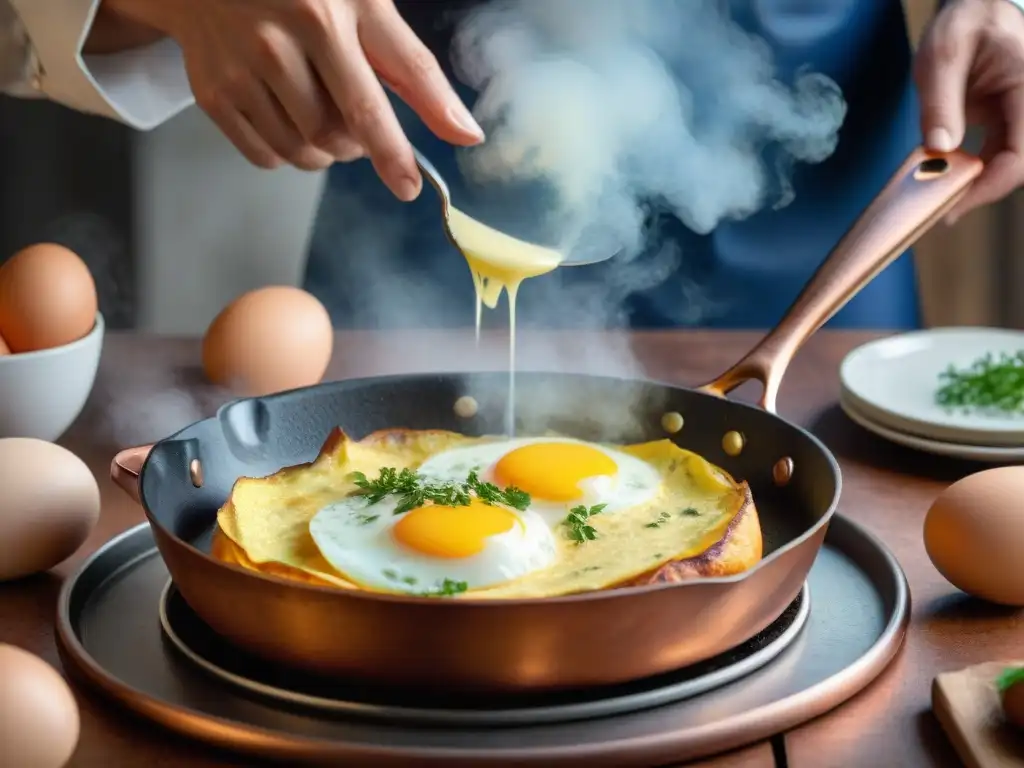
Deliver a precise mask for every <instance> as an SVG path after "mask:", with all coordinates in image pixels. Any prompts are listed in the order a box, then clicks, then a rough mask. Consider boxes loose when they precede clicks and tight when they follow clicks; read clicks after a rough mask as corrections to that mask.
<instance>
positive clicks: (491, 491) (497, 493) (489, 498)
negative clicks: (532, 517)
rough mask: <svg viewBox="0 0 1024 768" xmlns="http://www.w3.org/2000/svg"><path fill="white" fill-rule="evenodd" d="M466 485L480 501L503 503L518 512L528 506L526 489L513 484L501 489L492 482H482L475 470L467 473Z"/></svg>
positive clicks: (528, 495) (528, 498)
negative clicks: (520, 488) (523, 489)
mask: <svg viewBox="0 0 1024 768" xmlns="http://www.w3.org/2000/svg"><path fill="white" fill-rule="evenodd" d="M466 485H467V486H469V489H470V490H471V491H473V493H475V494H476V497H477V498H478V499H480V501H482V502H484V503H486V504H504V505H505V506H508V507H512V508H513V509H518V510H519V511H520V512H522V511H523V510H524V509H526V508H527V507H528V506H530V494H528V493H527V492H526V491H521V490H519V489H518V488H516V487H515V486H514V485H510V486H509V487H508V488H506V489H505V490H501V488H499V487H498V486H496V485H495V484H494V483H485V482H483V481H482V480H481V479H480V478H479V477H477V474H476V471H475V470H474V471H473V472H470V473H469V477H467V478H466Z"/></svg>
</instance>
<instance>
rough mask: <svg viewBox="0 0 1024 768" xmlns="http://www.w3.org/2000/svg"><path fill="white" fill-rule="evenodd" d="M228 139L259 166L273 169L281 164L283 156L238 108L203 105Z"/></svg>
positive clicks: (251, 161) (204, 109)
mask: <svg viewBox="0 0 1024 768" xmlns="http://www.w3.org/2000/svg"><path fill="white" fill-rule="evenodd" d="M203 111H205V112H206V114H207V115H209V116H210V119H211V120H213V122H214V123H215V124H216V125H217V127H218V128H220V131H221V133H223V134H224V135H225V136H226V137H227V139H228V141H230V142H231V143H232V144H234V145H235V149H237V150H238V151H239V152H240V153H241V154H242V156H243V157H244V158H245V159H246V160H248V161H249V162H250V163H252V164H253V165H255V166H256V167H257V168H266V169H267V170H271V169H274V168H277V167H279V166H280V165H281V163H282V160H281V157H280V156H279V155H278V154H277V153H276V152H275V151H274V150H273V149H271V148H270V145H269V144H267V142H266V141H264V140H263V138H262V137H261V136H260V134H259V133H258V132H257V131H256V129H255V128H253V127H252V125H251V124H250V123H249V121H248V120H247V119H246V118H245V117H244V116H243V115H242V114H241V113H240V112H238V111H237V110H235V109H233V108H230V107H226V106H220V105H218V106H208V107H203Z"/></svg>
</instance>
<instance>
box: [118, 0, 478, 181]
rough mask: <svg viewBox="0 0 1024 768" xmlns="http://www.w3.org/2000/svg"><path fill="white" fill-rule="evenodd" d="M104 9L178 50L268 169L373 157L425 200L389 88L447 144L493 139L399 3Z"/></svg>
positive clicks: (295, 1) (383, 172)
mask: <svg viewBox="0 0 1024 768" xmlns="http://www.w3.org/2000/svg"><path fill="white" fill-rule="evenodd" d="M103 7H104V8H105V9H106V10H107V11H109V12H111V13H114V14H118V15H121V16H123V17H125V18H126V19H128V20H130V21H133V22H135V23H139V24H143V25H146V26H148V27H152V28H154V29H157V30H159V31H161V32H163V33H165V34H167V35H169V36H170V37H172V38H174V39H175V40H176V41H177V42H178V44H179V45H180V46H181V49H182V52H183V53H184V57H185V66H186V69H187V71H188V77H189V81H190V83H191V85H192V91H193V93H194V94H195V96H196V102H197V103H198V104H199V106H200V107H202V109H203V110H204V111H205V112H206V113H207V114H208V115H209V116H210V117H211V118H212V119H213V121H214V122H215V123H216V124H217V125H218V126H219V127H220V129H221V130H222V131H223V132H224V134H225V135H226V136H227V137H228V138H229V139H230V140H231V141H232V143H234V145H235V146H236V147H237V148H238V149H239V151H241V152H242V154H243V155H245V157H246V158H248V159H249V161H250V162H252V163H253V164H255V165H258V166H260V167H263V168H273V167H276V166H278V165H280V164H281V163H282V162H287V163H291V164H293V165H295V166H297V167H299V168H304V169H308V170H315V169H319V168H324V167H326V166H328V165H329V164H331V163H332V162H334V161H335V160H342V161H346V160H354V159H356V158H357V157H361V156H363V155H368V156H369V158H370V160H371V161H372V162H373V165H374V168H375V169H376V170H377V173H378V174H379V175H380V177H381V179H383V181H384V183H385V184H387V186H388V187H389V188H390V189H391V191H392V192H393V193H394V194H395V195H396V196H397V197H398V198H400V199H402V200H412V199H413V198H415V197H416V196H417V195H418V194H419V191H420V188H421V186H422V179H421V178H420V174H419V170H418V169H417V167H416V164H415V162H414V160H413V154H412V148H411V146H410V144H409V141H408V139H406V137H405V134H404V133H403V131H402V128H401V126H400V125H399V122H398V118H397V117H396V116H395V113H394V111H393V110H392V109H391V104H390V103H389V102H388V98H387V96H386V94H385V91H384V88H383V86H382V85H381V81H385V82H387V84H388V85H389V87H391V89H392V90H394V91H395V92H396V93H397V94H398V95H399V96H400V97H401V98H402V99H404V100H405V101H406V102H407V103H408V104H409V106H411V107H412V108H413V109H414V110H415V111H416V112H417V114H419V116H420V117H421V118H422V119H423V121H424V122H425V123H426V124H427V126H429V127H430V129H431V130H432V131H433V132H434V133H435V134H437V135H438V136H439V137H440V138H442V139H444V140H446V141H449V142H451V143H452V144H457V145H472V144H477V143H479V142H480V141H482V140H483V132H482V131H481V130H480V127H479V125H477V123H476V121H475V120H474V119H473V117H472V115H470V113H469V110H468V109H466V107H465V106H464V105H463V103H462V102H461V101H460V99H459V97H458V96H457V95H456V93H455V91H454V89H453V88H452V87H451V84H450V83H449V82H448V80H447V78H446V77H445V76H444V73H443V72H442V71H441V68H440V67H439V66H438V64H437V60H436V59H435V58H434V56H433V55H432V54H431V53H430V51H429V50H428V49H427V48H426V47H425V46H424V45H423V43H422V42H420V40H419V39H418V38H417V37H416V35H415V34H414V33H413V31H412V30H411V29H410V28H409V26H408V25H407V24H406V23H405V21H404V20H403V19H402V17H401V16H400V15H399V13H398V11H397V9H396V8H395V5H394V3H393V1H392V0H104V6H103ZM378 78H379V79H378Z"/></svg>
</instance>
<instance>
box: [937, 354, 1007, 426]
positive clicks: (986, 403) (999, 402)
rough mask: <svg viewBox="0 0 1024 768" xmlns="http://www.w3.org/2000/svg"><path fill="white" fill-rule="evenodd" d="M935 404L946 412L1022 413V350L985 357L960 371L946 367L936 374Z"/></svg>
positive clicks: (952, 367)
mask: <svg viewBox="0 0 1024 768" xmlns="http://www.w3.org/2000/svg"><path fill="white" fill-rule="evenodd" d="M935 401H936V402H937V403H938V404H939V405H943V406H945V407H946V408H949V409H955V408H960V409H963V410H971V409H989V408H992V409H995V410H999V411H1004V412H1006V413H1020V412H1022V411H1024V350H1021V351H1020V352H1017V353H1015V354H1012V355H1011V354H1007V353H1006V352H1003V353H1001V354H1000V355H999V356H998V357H997V356H995V355H993V354H991V353H989V354H987V355H985V356H984V357H979V358H978V359H977V360H975V361H974V362H973V363H971V364H970V365H969V366H967V367H966V368H963V369H960V370H957V369H956V368H955V367H954V366H952V365H950V366H949V367H947V368H946V370H944V371H943V372H942V373H940V374H939V388H938V390H937V391H936V392H935Z"/></svg>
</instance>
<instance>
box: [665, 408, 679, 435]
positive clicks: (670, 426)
mask: <svg viewBox="0 0 1024 768" xmlns="http://www.w3.org/2000/svg"><path fill="white" fill-rule="evenodd" d="M661 428H662V429H664V430H665V431H666V432H668V433H669V434H670V435H674V434H675V433H676V432H678V431H680V430H681V429H682V428H683V415H682V414H681V413H677V412H676V411H669V412H668V413H666V414H665V415H663V416H662V417H661Z"/></svg>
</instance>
